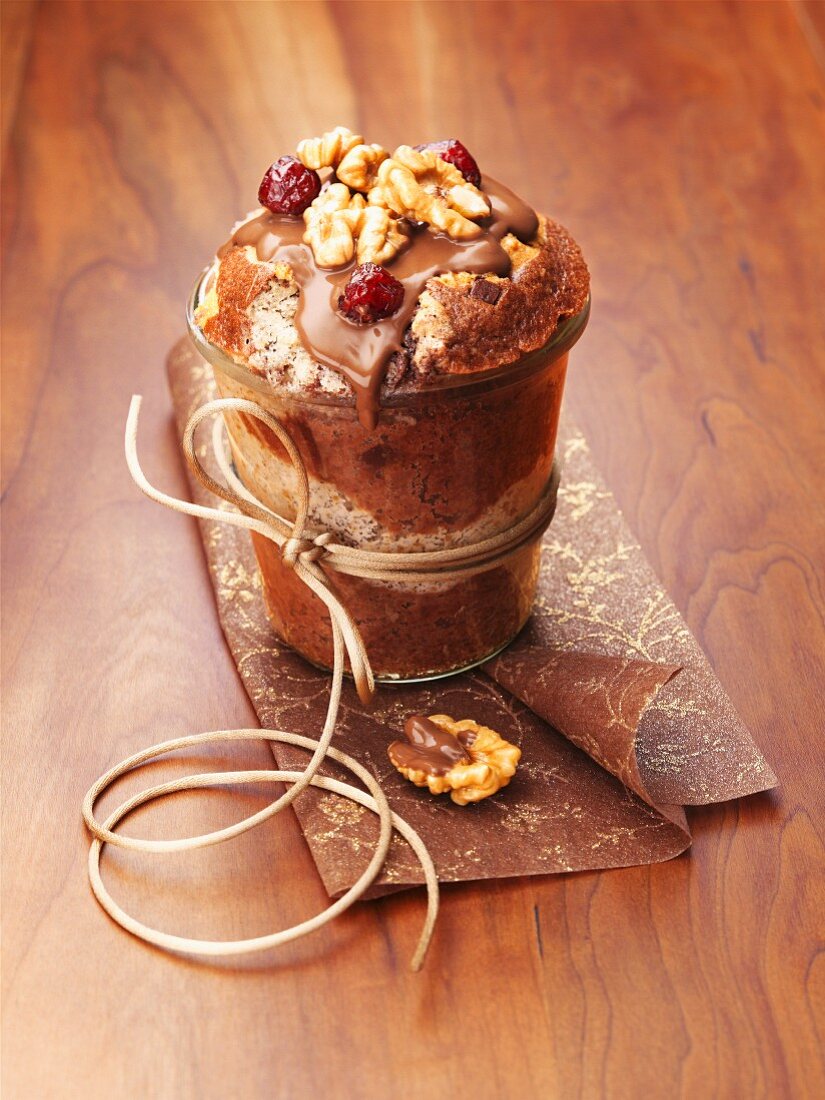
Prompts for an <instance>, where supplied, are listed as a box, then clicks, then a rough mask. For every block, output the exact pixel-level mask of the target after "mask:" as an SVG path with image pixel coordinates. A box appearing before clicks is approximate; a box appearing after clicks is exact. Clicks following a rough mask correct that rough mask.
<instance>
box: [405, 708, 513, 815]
mask: <svg viewBox="0 0 825 1100" xmlns="http://www.w3.org/2000/svg"><path fill="white" fill-rule="evenodd" d="M404 732H405V734H406V737H407V741H393V743H392V744H391V745H390V746H389V748H388V749H387V754H388V755H389V758H390V761H391V762H392V764H393V765H394V766H395V767H396V768H397V769H398V771H399V772H401V774H402V775H403V776H404V777H405V778H406V779H409V780H410V782H411V783H414V784H415V785H416V786H417V787H427V788H428V790H429V791H430V793H431V794H445V793H446V792H447V791H449V792H450V797H451V798H452V800H453V802H456V803H458V805H459V806H466V805H467V804H468V803H470V802H480V801H481V800H482V799H483V798H489V796H490V795H492V794H495V793H496V791H498V790H500V789H501V788H502V787H506V786H507V784H508V783H509V782H510V780H511V779H512V777H513V775H515V771H516V768H517V766H518V762H519V760H520V759H521V749H520V748H518V747H517V746H516V745H511V744H510V743H509V742H508V741H505V740H504V738H503V737H501V736H500V735H499V734H497V733H496V732H495V730H492V729H489V727H487V726H480V725H479V724H478V723H477V722H474V721H473V720H472V719H470V718H465V719H463V720H462V721H460V722H455V721H454V720H453V719H452V718H450V717H449V716H448V715H446V714H432V715H430V717H429V718H418V717H414V718H410V719H408V721H407V723H406V725H405V727H404Z"/></svg>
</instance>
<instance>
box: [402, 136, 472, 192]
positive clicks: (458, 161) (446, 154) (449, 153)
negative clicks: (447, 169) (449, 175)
mask: <svg viewBox="0 0 825 1100" xmlns="http://www.w3.org/2000/svg"><path fill="white" fill-rule="evenodd" d="M416 149H418V150H419V151H421V152H424V151H428V152H430V153H436V154H437V155H438V156H439V157H441V159H442V160H446V162H447V163H448V164H452V165H454V166H455V167H456V168H457V169H458V170H459V172H460V173H461V174H462V176H463V177H464V178H465V180H466V181H467V182H468V183H472V184H473V185H474V186H475V187H481V172H479V170H478V165H477V164H476V162H475V159H474V158H473V157H472V156H471V154H470V153H469V152H468V151H467V150H466V149H465V148H464V146H463V145H462V144H461V142H460V141H458V140H457V139H456V138H448V139H447V140H446V141H430V142H428V143H427V144H426V145H416Z"/></svg>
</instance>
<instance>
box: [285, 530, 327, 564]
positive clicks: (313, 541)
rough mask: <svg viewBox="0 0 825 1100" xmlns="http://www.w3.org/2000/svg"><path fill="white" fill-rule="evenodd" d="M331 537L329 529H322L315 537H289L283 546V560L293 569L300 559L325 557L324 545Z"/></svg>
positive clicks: (312, 559)
mask: <svg viewBox="0 0 825 1100" xmlns="http://www.w3.org/2000/svg"><path fill="white" fill-rule="evenodd" d="M331 537H332V536H331V535H330V533H329V531H322V532H321V534H320V535H316V536H315V537H314V538H295V537H292V538H288V539H287V540H286V542H285V543H284V545H283V546H282V548H281V560H282V561H283V563H284V565H288V566H289V567H290V568H291V569H294V568H295V566H296V565H297V563H298V561H299V560H303V561H318V560H319V558H322V557H323V555H324V552H325V551H324V547H325V546H326V544H327V543H328V542H329V540H330V538H331Z"/></svg>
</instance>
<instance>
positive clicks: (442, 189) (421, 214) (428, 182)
mask: <svg viewBox="0 0 825 1100" xmlns="http://www.w3.org/2000/svg"><path fill="white" fill-rule="evenodd" d="M369 201H370V203H372V204H374V205H376V206H386V207H387V208H388V209H389V210H391V211H392V212H393V213H394V214H396V215H398V216H399V217H405V218H409V219H410V220H411V221H418V222H427V223H428V224H429V225H432V226H434V227H435V228H436V229H440V230H441V231H442V232H444V233H446V234H447V235H448V236H450V237H453V238H454V239H457V240H460V239H464V238H468V237H476V236H478V234H479V233H480V232H481V229H480V227H479V226H478V225H476V224H475V221H474V219H477V218H486V217H487V216H488V215H489V213H490V204H489V202H488V201H487V198H486V197H485V195H484V194H483V193H482V192H481V191H479V189H478V188H477V187H474V186H473V184H471V183H468V182H467V181H466V180H465V179H464V177H463V176H462V174H461V173H460V172H459V170H458V169H457V168H454V167H453V165H452V164H448V163H447V162H446V161H445V160H442V159H441V157H439V156H436V154H435V153H432V152H427V151H424V152H419V151H418V150H416V149H412V148H411V147H410V146H409V145H400V146H399V147H398V148H397V149H396V150H395V152H394V153H393V155H392V157H390V159H389V160H385V161H383V162H382V164H380V165H379V168H378V173H377V176H376V181H375V186H374V187H373V188H372V189H371V190H370V193H369Z"/></svg>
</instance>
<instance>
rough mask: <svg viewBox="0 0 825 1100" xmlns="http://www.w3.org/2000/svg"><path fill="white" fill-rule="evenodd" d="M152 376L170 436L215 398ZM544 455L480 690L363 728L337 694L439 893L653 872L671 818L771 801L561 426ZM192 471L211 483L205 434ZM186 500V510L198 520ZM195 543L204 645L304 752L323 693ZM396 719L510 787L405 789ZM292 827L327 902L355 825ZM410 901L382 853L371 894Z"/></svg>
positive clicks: (457, 685) (260, 608)
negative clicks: (478, 755) (510, 753)
mask: <svg viewBox="0 0 825 1100" xmlns="http://www.w3.org/2000/svg"><path fill="white" fill-rule="evenodd" d="M167 366H168V373H169V382H170V387H171V391H172V398H173V403H174V407H175V416H176V419H177V423H178V428H179V430H181V431H182V430H183V426H184V424H185V423H186V421H187V419H188V417H189V416H190V414H191V412H192V411H193V410H194V409H195V408H196V407H198V406H199V405H201V404H203V403H204V402H205V401H208V400H210V399H212V398H214V397H215V396H217V394H216V391H215V388H214V384H213V382H212V378H211V370H210V368H209V366H208V365H207V364H206V363H205V362H204V361H203V360H202V359H201V358H200V356H199V355H198V354H197V353H196V352H195V350H194V348H192V347H191V345H190V344H189V343H188V341H181V342H180V343H179V344H177V345H176V347H175V348H174V349H173V350H172V352H171V354H170V357H169V361H168V364H167ZM562 447H563V453H564V457H565V460H566V463H567V465H566V469H565V473H564V479H563V485H562V489H561V491H560V494H559V505H558V509H557V513H556V518H555V519H554V521H553V524H552V526H551V528H550V530H549V532H548V534H547V536H546V544H547V549H546V554H545V562H544V568H543V571H542V577H541V583H540V591H539V599H538V603H537V610H536V614H535V616H534V619H533V620H532V621H531V624H530V625H529V626H528V628H527V629H526V630H525V631H524V632H523V633H522V635H520V636H519V638H518V639H517V640H516V641H515V642H514V643H513V644H512V645H511V646H510V647H509V648H508V650H507V651H506V652H505V653H504V654H503V655H502V656H500V657H498V658H497V659H496V660H495V661H493V662H490V663H489V664H488V666H487V667H486V669H485V670H484V671H476V672H471V673H464V674H462V675H459V676H455V677H452V678H451V679H449V680H445V681H435V682H433V683H431V684H425V685H414V686H399V687H381V688H380V689H379V691H378V694H377V698H376V701H375V703H374V705H373V706H372V708H371V709H370V710H369V712H366V711H365V709H364V707H363V706H362V705H361V704H360V703H359V701H358V699H357V696H356V694H355V691H354V689H353V688H352V686H351V685H349V684H347V685H346V686H345V689H344V694H343V700H342V706H341V710H340V714H339V721H338V726H337V728H336V734H335V743H336V744H337V745H338V746H339V747H340V748H341V749H343V750H344V751H345V752H347V753H350V754H351V755H352V756H355V757H356V758H357V759H359V760H361V761H362V762H363V763H364V764H365V765H366V766H367V767H369V768H370V769H371V771H373V773H374V774H375V775H376V777H377V778H378V780H379V782H380V783H381V784H382V786H383V787H384V790H385V791H386V793H387V796H388V798H389V801H390V804H391V805H392V808H393V809H394V810H395V811H396V812H397V813H398V814H400V815H401V816H402V817H404V818H405V819H406V820H407V821H408V822H409V823H410V825H412V827H413V828H414V829H416V831H417V832H418V833H419V834H420V835H421V837H422V839H423V840H424V842H425V844H426V845H427V847H428V848H429V850H430V853H431V855H432V857H433V860H434V862H435V866H436V870H437V872H438V875H439V878H440V879H441V881H442V882H457V881H462V880H468V879H485V878H503V877H510V876H517V875H536V874H549V873H553V872H558V871H580V870H593V869H599V868H609V867H625V866H632V865H638V864H646V863H656V862H660V861H662V860H666V859H670V858H672V857H673V856H675V855H678V854H679V853H680V852H682V851H684V850H685V848H686V847H687V846H688V845H689V844H690V834H689V832H688V829H687V824H686V821H685V817H684V813H683V811H682V810H681V808H680V805H679V804H680V803H683V802H710V801H717V800H721V799H725V798H733V797H737V796H739V795H743V794H749V793H751V792H753V791H757V790H764V789H766V788H768V787H770V786H773V785H774V783H775V779H774V777H773V774H772V773H771V771H770V769H769V768H768V766H767V764H766V763H765V762H764V760H763V759H762V758H761V756H760V755H759V753H758V751H757V750H756V748H755V746H754V745H753V742H752V741H751V739H750V737H749V735H748V733H747V731H746V730H745V728H744V727H743V726H742V724H741V722H740V721H739V719H738V717H737V715H736V713H735V711H734V710H733V708H732V706H731V704H730V702H729V701H728V699H727V697H726V696H725V694H724V692H723V690H722V688H721V686H720V685H719V683H718V681H717V680H716V679H715V677H714V675H713V673H712V671H711V669H710V666H709V665H708V664H707V662H706V661H705V659H704V657H703V656H702V654H701V651H700V650H699V649H698V647H697V646H696V643H695V642H694V641H693V639H692V638H691V636H690V634H689V632H688V631H687V628H686V627H685V625H684V622H683V621H682V619H681V618H680V616H679V614H678V612H677V611H676V609H675V607H674V606H673V604H672V603H671V602H670V600H669V599H668V597H667V596H666V594H665V593H664V591H663V590H662V588H661V586H660V585H659V584H658V582H657V581H656V579H655V577H654V576H653V574H652V572H651V570H650V568H649V566H648V565H647V563H646V562H645V559H644V557H643V555H642V553H641V550H640V549H639V547H638V545H637V544H636V543H635V541H634V540H633V539H632V537H631V536H630V534H629V532H628V531H627V528H626V527H625V525H624V523H623V521H622V519H621V516H620V514H619V512H618V510H617V508H616V504H615V502H614V501H613V499H612V497H611V496H610V494H609V493H608V492H607V490H606V489H605V487H604V485H603V483H602V482H601V481H600V479H599V478H598V476H597V475H596V473H595V472H594V470H593V468H592V463H591V462H590V458H589V454H588V451H587V447H586V444H585V443H584V440H583V438H582V437H581V435H580V434H579V433H577V432H575V431H574V430H571V429H570V427H569V425H568V427H567V430H566V434H565V435H564V436H563V441H562ZM198 453H199V457H200V458H201V460H202V461H203V462H204V464H205V465H206V467H207V469H210V472H213V473H216V471H215V469H214V463H213V461H212V459H211V455H210V448H209V446H208V441H207V434H206V433H205V432H204V435H203V437H202V439H201V440H200V446H199V451H198ZM216 476H217V474H216ZM190 482H191V488H192V496H193V499H195V500H197V501H198V502H200V503H208V504H212V505H214V504H215V501H214V500H212V499H210V498H208V495H207V494H206V492H205V491H204V490H203V489H202V488H201V486H200V485H199V484H198V483H197V482H196V481H194V479H190ZM200 526H201V530H202V533H203V540H204V547H205V551H206V557H207V564H208V567H209V573H210V576H211V579H212V583H213V586H214V589H215V596H216V602H217V607H218V614H219V617H220V621H221V625H222V627H223V630H224V634H225V635H226V639H227V642H228V643H229V647H230V649H231V651H232V654H233V656H234V658H235V661H236V663H237V666H238V671H239V673H240V675H241V678H242V680H243V683H244V686H245V687H246V690H247V692H248V693H249V696H250V698H251V700H252V703H253V705H254V707H255V710H256V712H257V714H258V717H259V719H260V721H261V725H262V726H265V727H267V728H273V729H284V730H290V731H293V732H295V733H301V734H305V735H307V736H314V737H317V736H318V735H319V733H320V730H321V727H322V724H323V720H324V715H325V712H326V703H327V695H328V689H329V676H328V674H326V673H324V672H321V671H319V670H318V669H315V668H313V667H312V666H311V665H309V664H308V663H307V662H306V661H304V660H303V659H302V658H301V657H299V656H298V655H297V654H296V653H294V652H293V651H292V650H290V649H289V648H288V647H287V646H286V645H284V644H283V643H281V642H280V641H279V639H278V638H277V637H276V636H275V634H274V633H273V631H272V628H271V627H270V625H269V621H268V619H267V617H266V612H265V610H264V604H263V598H262V594H261V583H260V577H259V574H258V570H257V566H256V563H255V557H254V553H253V550H252V545H251V542H250V539H249V536H248V534H247V533H246V532H245V531H241V530H239V529H237V528H234V527H229V526H226V525H223V524H219V523H214V522H202V523H201V524H200ZM680 667H683V668H684V671H682V672H679V669H680ZM412 713H419V714H433V713H445V714H451V715H452V716H453V717H455V718H466V717H471V718H473V719H475V720H476V721H477V722H480V723H482V724H484V725H487V726H491V727H492V728H493V729H496V730H498V731H499V732H500V733H501V734H502V735H503V736H504V737H505V738H506V739H507V740H508V741H511V742H513V743H514V744H518V745H519V746H520V747H521V749H522V762H521V764H520V766H519V768H518V771H517V772H516V775H515V777H514V778H513V780H512V781H511V783H510V785H509V786H508V787H507V788H506V789H504V790H502V791H500V792H499V793H498V794H497V795H496V796H495V797H493V798H491V799H487V800H486V801H484V802H481V803H478V804H476V805H471V806H467V807H458V806H456V805H455V804H454V803H452V802H451V801H450V800H449V799H447V798H433V797H432V796H431V795H429V794H428V793H427V792H426V791H422V790H420V789H419V788H416V787H413V786H412V785H411V784H410V783H408V782H407V781H406V780H405V779H403V778H402V777H401V776H400V775H399V774H398V773H397V772H396V771H395V769H394V768H393V767H392V765H391V764H390V762H389V760H388V758H387V753H386V749H387V745H388V744H389V742H390V741H392V740H395V739H396V738H397V737H398V736H399V734H400V731H401V729H402V727H403V723H404V719H405V718H406V717H407V716H408V715H409V714H412ZM559 731H561V732H559ZM272 749H273V752H274V754H275V757H276V760H277V763H278V766H279V767H281V768H285V769H293V768H302V767H303V766H304V765H305V763H306V761H307V759H308V756H307V754H306V753H304V752H302V751H301V750H298V749H294V748H292V747H291V746H287V745H273V746H272ZM329 772H330V774H336V769H335V766H334V765H332V764H330V765H329ZM342 778H343V776H342ZM347 778H349V777H347ZM671 803H672V805H669V804H671ZM294 808H295V812H296V814H297V816H298V819H299V821H300V824H301V827H302V829H303V831H304V834H305V836H306V838H307V842H308V844H309V846H310V849H311V852H312V855H313V858H314V859H315V862H316V864H317V866H318V870H319V872H320V874H321V877H322V879H323V882H324V885H325V887H326V889H327V891H328V892H329V893H330V895H332V896H335V895H338V894H340V893H342V892H343V891H344V890H345V889H347V888H348V887H349V886H350V885H351V884H352V883H353V882H354V881H355V880H356V878H357V877H358V876H359V875H360V873H361V872H362V870H363V868H364V867H365V866H366V864H367V862H368V860H369V857H370V854H371V852H372V849H373V844H374V840H375V837H376V826H375V820H374V817H373V815H372V814H370V813H369V812H368V811H366V810H364V809H362V808H361V807H359V806H358V805H356V804H354V803H351V802H348V801H346V800H344V799H341V798H339V797H338V796H336V795H333V794H329V793H325V792H321V791H317V790H314V789H310V790H308V791H306V792H305V793H304V794H302V795H301V796H300V798H299V799H298V800H297V801H296V802H295V804H294ZM422 881H423V877H422V874H421V868H420V866H419V865H418V863H417V861H416V859H415V857H414V856H413V855H412V853H411V852H410V851H409V849H408V848H407V847H406V845H405V844H404V843H403V841H401V840H400V839H398V838H396V839H395V840H394V841H393V845H392V848H391V851H390V856H389V859H388V861H387V863H386V865H385V868H384V870H383V872H382V874H381V876H380V878H379V880H378V882H377V883H376V885H375V887H374V888H373V891H372V893H373V894H378V893H383V892H386V891H388V890H393V889H399V888H403V887H405V886H411V885H416V884H418V883H420V882H422Z"/></svg>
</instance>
